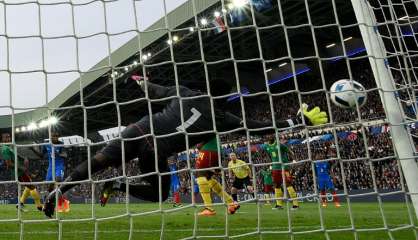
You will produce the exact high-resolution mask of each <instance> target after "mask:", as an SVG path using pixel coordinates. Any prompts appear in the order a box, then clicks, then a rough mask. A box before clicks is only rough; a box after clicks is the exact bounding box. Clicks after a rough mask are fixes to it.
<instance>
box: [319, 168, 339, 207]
mask: <svg viewBox="0 0 418 240" xmlns="http://www.w3.org/2000/svg"><path fill="white" fill-rule="evenodd" d="M315 170H316V177H317V182H318V187H319V190H320V191H321V202H322V207H327V198H326V191H330V192H331V193H332V195H333V199H334V203H335V206H336V207H340V206H341V204H340V203H339V199H338V196H337V193H336V192H335V188H334V183H333V182H332V179H331V175H330V172H331V168H330V164H329V162H316V163H315Z"/></svg>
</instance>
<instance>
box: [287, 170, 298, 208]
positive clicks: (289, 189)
mask: <svg viewBox="0 0 418 240" xmlns="http://www.w3.org/2000/svg"><path fill="white" fill-rule="evenodd" d="M283 175H284V178H285V181H286V188H287V192H288V193H289V196H290V198H292V199H293V200H292V205H293V206H292V209H297V208H299V201H298V200H297V199H296V198H297V194H296V191H295V188H294V187H293V181H292V176H291V175H290V172H289V171H287V170H284V172H283Z"/></svg>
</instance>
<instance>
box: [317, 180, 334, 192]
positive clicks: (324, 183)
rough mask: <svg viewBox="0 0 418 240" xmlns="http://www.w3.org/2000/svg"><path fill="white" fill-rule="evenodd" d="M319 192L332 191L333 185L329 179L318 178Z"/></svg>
mask: <svg viewBox="0 0 418 240" xmlns="http://www.w3.org/2000/svg"><path fill="white" fill-rule="evenodd" d="M318 186H319V190H326V189H328V190H329V189H334V183H333V182H332V180H331V178H330V177H327V178H318Z"/></svg>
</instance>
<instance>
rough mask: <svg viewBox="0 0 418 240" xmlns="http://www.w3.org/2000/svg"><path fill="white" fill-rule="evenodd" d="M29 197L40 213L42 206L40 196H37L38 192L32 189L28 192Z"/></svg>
mask: <svg viewBox="0 0 418 240" xmlns="http://www.w3.org/2000/svg"><path fill="white" fill-rule="evenodd" d="M30 195H31V197H32V198H33V200H34V201H35V205H36V208H37V209H38V210H39V211H42V208H43V206H42V203H41V195H40V194H39V192H38V190H36V188H33V189H32V190H31V191H30Z"/></svg>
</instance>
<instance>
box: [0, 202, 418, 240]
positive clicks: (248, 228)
mask: <svg viewBox="0 0 418 240" xmlns="http://www.w3.org/2000/svg"><path fill="white" fill-rule="evenodd" d="M186 206H187V205H186ZM158 207H159V206H158V204H149V203H146V204H130V205H129V209H130V211H131V213H133V214H143V213H144V212H147V211H153V210H158ZM162 207H163V209H164V210H173V208H172V207H171V205H169V204H163V205H162ZM258 207H259V210H260V214H259V216H260V219H257V208H258ZM26 208H27V209H28V210H30V211H29V212H25V213H21V216H22V219H23V220H41V222H31V221H27V222H25V223H24V224H23V225H20V224H19V222H4V220H5V219H14V218H17V210H16V208H15V206H14V205H0V219H1V220H0V221H1V222H0V239H5V240H12V239H30V240H49V239H58V229H59V228H60V227H62V239H74V240H80V239H94V237H95V236H94V235H95V228H96V229H97V231H96V234H97V239H118V240H120V239H128V237H129V229H130V224H132V228H133V232H132V239H141V240H142V239H159V238H160V236H162V237H163V238H164V239H179V238H185V237H190V236H193V226H194V225H193V223H194V218H195V210H199V208H193V207H191V208H185V209H176V210H175V211H170V212H166V213H164V214H163V215H162V214H161V212H154V213H149V214H146V215H138V216H133V217H132V221H131V222H130V220H129V217H128V216H122V217H119V218H116V219H115V218H114V219H112V218H109V219H106V218H108V217H112V216H117V215H122V214H124V213H126V205H125V204H109V205H108V206H106V207H104V208H103V207H100V206H99V205H94V209H92V206H91V205H90V204H73V205H72V206H71V212H70V213H68V214H61V215H59V216H60V217H62V219H64V220H65V221H63V222H61V223H62V224H58V223H57V222H56V221H45V220H46V218H45V217H44V216H43V215H42V214H41V213H40V212H37V210H36V209H35V207H34V206H33V205H27V206H26ZM216 210H217V215H216V216H212V217H197V216H196V218H197V226H196V229H195V230H196V235H198V236H222V235H224V234H226V232H225V221H226V215H225V208H224V207H222V206H218V207H216ZM351 211H352V216H353V219H354V226H355V228H356V229H357V230H360V229H371V228H383V227H384V225H383V220H382V217H381V212H380V209H379V207H378V204H377V203H351ZM93 212H94V214H95V216H96V218H104V219H101V220H99V221H97V222H96V223H97V224H95V223H94V221H92V220H85V221H78V222H73V221H71V220H75V219H81V218H85V219H88V218H91V216H92V213H93ZM383 213H384V215H385V217H386V220H387V225H388V227H389V228H391V229H393V228H400V229H398V230H396V231H391V233H390V234H391V235H392V237H393V238H394V239H405V240H410V239H416V235H415V233H414V232H415V231H417V223H416V218H415V217H414V219H413V221H414V227H411V226H410V220H409V217H408V210H407V207H406V205H405V203H393V202H383ZM322 216H323V223H324V225H325V227H326V229H327V230H332V229H345V230H343V231H339V232H333V231H330V232H328V237H329V238H330V239H338V240H345V239H354V238H355V236H354V233H353V231H351V230H350V229H351V224H350V216H349V212H348V207H347V203H345V204H343V206H342V207H341V208H338V209H336V208H335V207H334V205H333V204H332V203H330V204H329V206H328V208H325V209H324V208H322ZM288 219H290V221H291V226H292V228H291V229H292V231H293V232H294V233H295V234H294V235H293V236H294V238H293V239H326V235H325V233H324V231H321V230H320V229H321V221H320V215H319V208H318V204H317V203H301V208H300V209H299V210H297V211H289V218H288V211H287V209H286V208H285V209H284V210H272V209H271V206H270V205H264V204H261V203H260V205H258V206H257V205H256V204H254V203H248V204H243V205H242V206H241V209H240V210H239V211H238V212H237V214H235V215H229V216H228V217H227V220H228V222H227V224H228V228H229V235H230V236H232V235H241V234H247V233H248V234H249V233H254V234H250V235H247V236H241V237H239V238H238V239H281V240H282V239H291V234H289V233H286V231H288V230H289V228H288V226H289V222H288ZM162 220H163V221H164V225H163V226H162ZM257 224H259V225H260V231H261V233H262V234H261V237H260V234H259V233H256V231H257ZM60 225H61V226H60ZM408 225H409V226H408ZM21 226H23V228H22V231H23V238H20V237H21V236H20V230H21ZM162 227H163V229H164V231H161V230H162ZM402 227H405V228H404V229H403V228H402ZM312 230H316V232H308V231H312ZM296 232H299V233H296ZM357 237H358V239H376V240H377V239H379V240H381V239H390V236H389V235H388V232H387V231H385V230H384V229H380V230H377V231H376V230H375V231H363V230H360V231H359V232H357ZM211 239H223V238H221V237H215V238H213V237H212V238H211Z"/></svg>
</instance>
